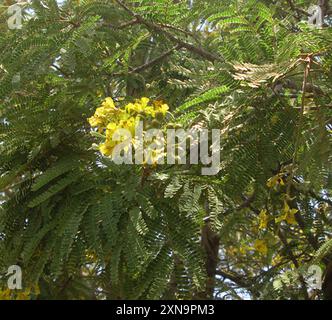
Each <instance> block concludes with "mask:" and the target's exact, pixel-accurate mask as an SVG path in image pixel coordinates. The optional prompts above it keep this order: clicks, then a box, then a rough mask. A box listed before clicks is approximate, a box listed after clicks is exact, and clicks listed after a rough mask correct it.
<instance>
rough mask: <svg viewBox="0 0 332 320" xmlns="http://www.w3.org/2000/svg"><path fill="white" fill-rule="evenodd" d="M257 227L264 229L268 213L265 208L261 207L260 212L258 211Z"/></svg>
mask: <svg viewBox="0 0 332 320" xmlns="http://www.w3.org/2000/svg"><path fill="white" fill-rule="evenodd" d="M258 219H259V227H258V228H259V229H260V230H262V229H266V227H267V224H268V222H269V215H268V214H267V211H266V210H265V209H262V210H261V212H260V213H259V217H258Z"/></svg>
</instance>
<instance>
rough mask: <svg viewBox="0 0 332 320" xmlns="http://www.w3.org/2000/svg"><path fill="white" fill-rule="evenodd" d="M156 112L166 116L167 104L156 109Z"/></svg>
mask: <svg viewBox="0 0 332 320" xmlns="http://www.w3.org/2000/svg"><path fill="white" fill-rule="evenodd" d="M157 110H158V111H157V112H160V113H161V114H162V115H163V116H165V115H166V113H167V111H168V110H169V107H168V105H167V104H163V105H161V107H160V108H158V109H157Z"/></svg>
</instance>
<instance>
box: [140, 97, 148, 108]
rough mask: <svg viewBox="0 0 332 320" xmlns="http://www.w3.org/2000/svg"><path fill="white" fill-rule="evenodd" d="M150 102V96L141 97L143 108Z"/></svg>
mask: <svg viewBox="0 0 332 320" xmlns="http://www.w3.org/2000/svg"><path fill="white" fill-rule="evenodd" d="M149 102H150V99H149V98H146V97H143V98H141V105H142V107H143V108H145V107H146V106H147V105H148V103H149Z"/></svg>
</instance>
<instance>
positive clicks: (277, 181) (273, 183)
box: [266, 174, 285, 188]
mask: <svg viewBox="0 0 332 320" xmlns="http://www.w3.org/2000/svg"><path fill="white" fill-rule="evenodd" d="M282 176H283V175H282V174H277V175H275V176H273V177H271V178H270V179H269V180H267V183H266V185H267V186H268V187H269V188H273V187H275V186H276V185H278V184H280V185H281V186H284V185H285V183H284V180H283V179H282Z"/></svg>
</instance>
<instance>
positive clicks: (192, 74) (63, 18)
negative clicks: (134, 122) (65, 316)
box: [0, 0, 332, 299]
mask: <svg viewBox="0 0 332 320" xmlns="http://www.w3.org/2000/svg"><path fill="white" fill-rule="evenodd" d="M12 3H13V2H11V1H5V3H4V5H3V6H2V7H1V9H0V12H1V26H0V30H1V34H0V52H1V56H0V151H1V152H0V191H1V192H0V196H1V199H0V200H1V201H0V268H1V272H4V273H6V271H7V268H8V266H10V265H19V266H20V267H21V268H22V271H23V290H24V292H25V294H22V292H19V291H15V290H14V291H8V290H6V282H5V281H4V278H3V279H2V282H1V283H0V285H2V288H3V290H2V291H0V298H1V297H4V298H12V299H15V298H20V297H21V298H22V296H23V297H26V298H30V299H58V298H61V299H105V298H106V299H224V298H228V299H243V298H250V299H290V298H291V299H323V298H331V296H332V262H331V261H332V258H331V256H332V241H331V235H332V198H331V187H332V175H331V136H332V32H331V27H330V26H331V18H332V10H331V9H332V6H329V1H318V2H317V1H306V0H289V1H282V0H280V1H278V0H277V1H270V0H269V1H264V0H256V1H254V0H246V1H244V0H243V1H242V0H228V1H220V0H193V1H172V0H159V1H157V0H155V1H153V0H151V1H150V0H141V1H134V0H126V1H125V0H114V1H111V0H102V1H95V0H82V1H80V0H69V1H61V2H60V1H58V2H57V1H55V0H43V1H37V0H32V1H28V2H24V3H21V4H19V8H21V9H22V12H18V13H19V14H22V15H23V17H22V25H21V27H20V28H11V27H10V24H9V23H8V11H7V9H8V6H9V5H11V4H12ZM311 5H318V7H316V13H317V12H319V13H320V14H321V17H322V19H321V21H319V15H317V16H316V17H317V19H316V20H314V21H310V20H312V19H310V17H311V15H312V14H313V13H312V12H313V11H308V10H309V7H310V6H311ZM16 6H17V5H16ZM16 10H17V7H16ZM308 12H311V13H308ZM18 22H19V21H16V24H17V23H18ZM319 22H322V25H321V26H319ZM144 97H147V98H149V99H150V101H159V103H160V101H162V102H161V103H163V104H165V105H166V104H167V105H168V106H169V110H168V112H167V114H166V113H165V117H163V118H162V119H159V120H158V121H156V122H157V123H156V126H158V128H161V129H163V130H165V129H166V128H183V129H189V128H193V127H195V128H196V129H198V130H201V129H203V128H207V129H211V130H212V129H219V130H220V146H221V158H220V170H219V172H218V173H217V174H216V175H211V176H206V175H202V174H201V167H202V165H201V164H199V165H181V164H175V165H174V164H164V165H151V166H150V165H140V164H136V165H129V164H123V165H117V164H115V163H114V162H113V161H112V160H111V159H110V158H109V157H107V156H105V153H103V152H100V150H103V149H102V148H100V150H99V149H98V148H97V145H99V144H100V143H103V139H104V138H103V130H102V129H101V130H99V132H97V131H96V129H95V128H94V127H91V125H90V124H91V121H90V124H89V122H88V120H87V119H88V118H91V117H92V116H93V115H94V114H95V112H96V110H97V108H99V107H100V106H101V105H102V103H103V101H105V99H106V98H112V99H113V101H114V102H115V104H116V106H117V107H118V108H120V110H125V109H124V108H125V106H126V105H128V104H129V103H131V102H135V101H138V100H136V99H141V98H144ZM108 101H110V100H108ZM99 110H100V109H99ZM165 112H166V109H165ZM311 266H317V267H316V268H318V269H319V268H321V270H322V272H324V270H327V271H326V272H325V273H326V276H325V278H324V279H325V280H324V281H323V289H322V290H320V289H319V288H318V289H317V288H315V287H312V286H311V285H310V281H309V280H310V275H309V273H308V270H310V267H311ZM329 270H330V271H329ZM316 271H317V270H316ZM308 276H309V280H308Z"/></svg>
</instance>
